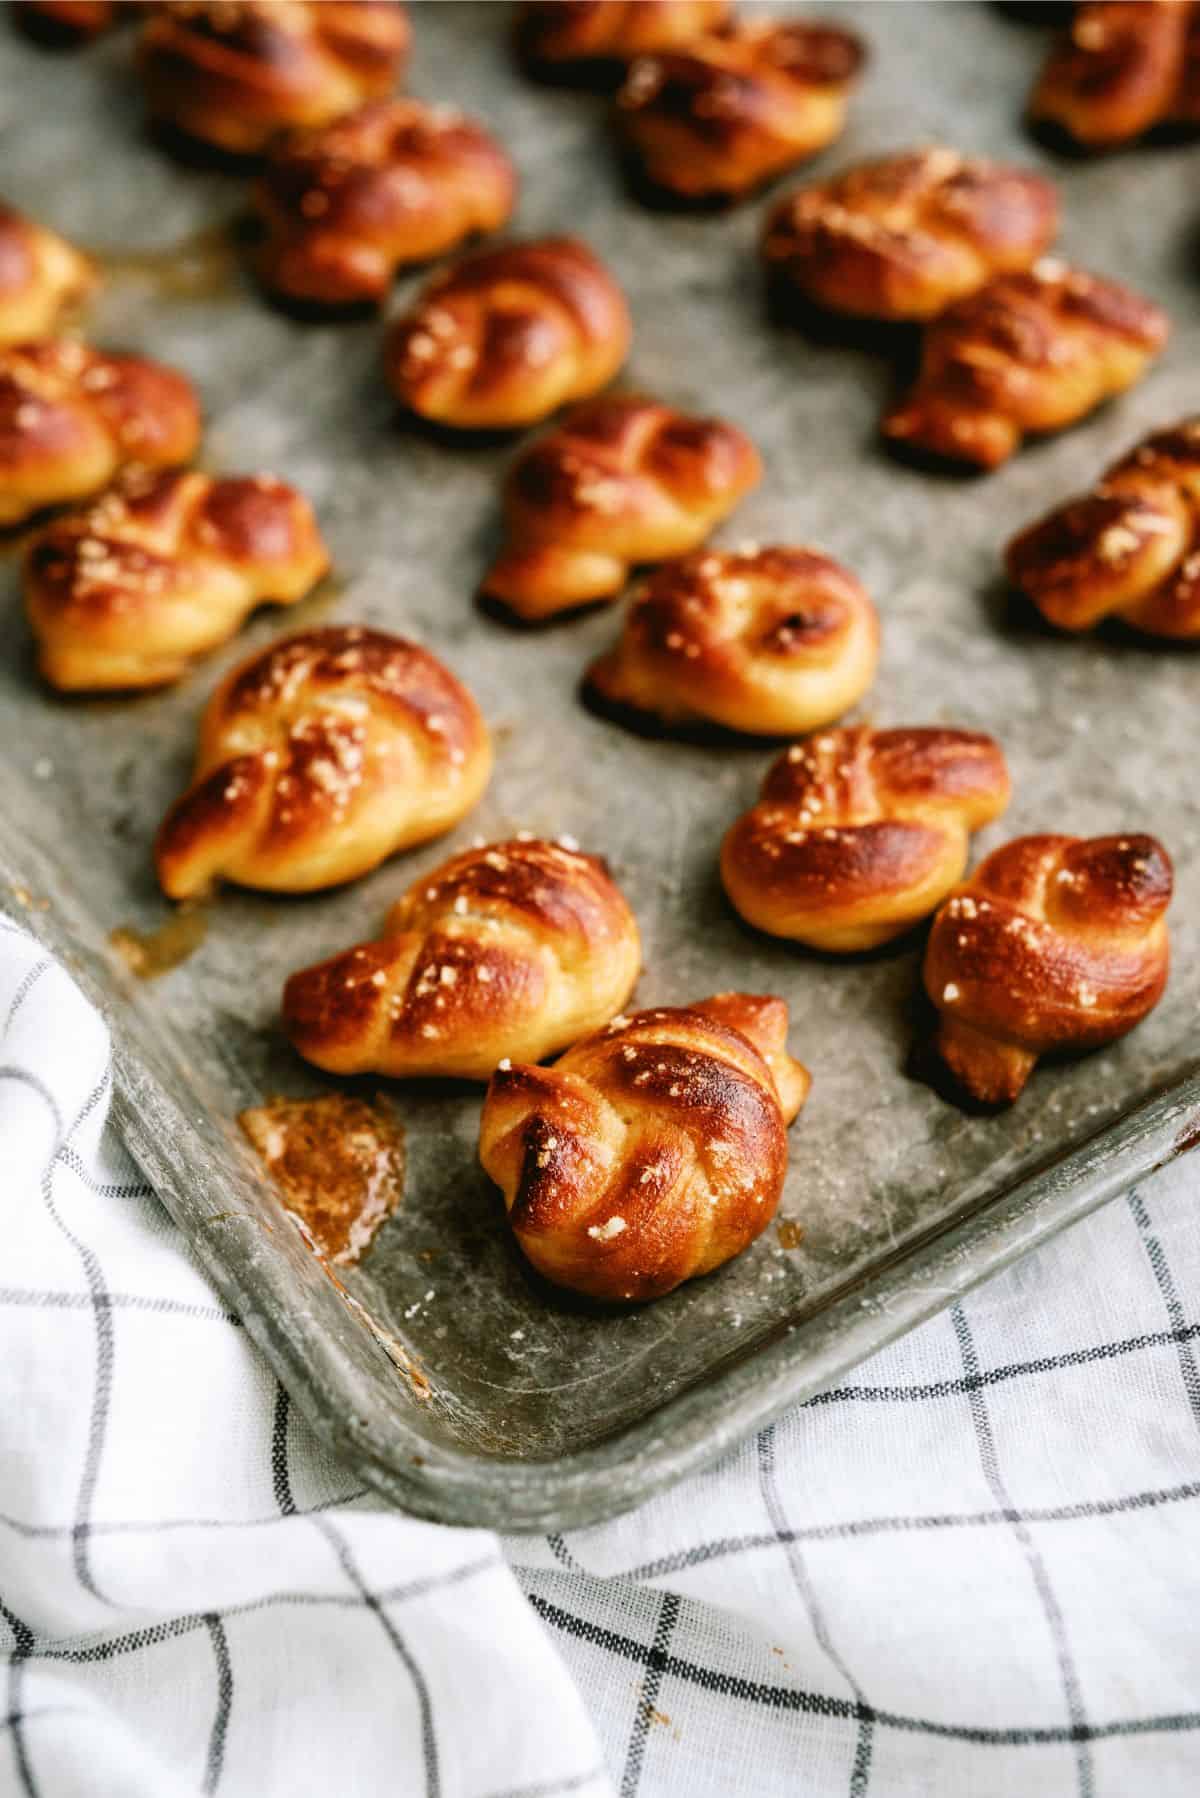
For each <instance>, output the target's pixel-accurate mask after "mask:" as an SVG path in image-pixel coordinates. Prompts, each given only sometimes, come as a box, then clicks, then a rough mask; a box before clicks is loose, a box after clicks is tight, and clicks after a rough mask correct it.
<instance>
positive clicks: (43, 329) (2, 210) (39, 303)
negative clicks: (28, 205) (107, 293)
mask: <svg viewBox="0 0 1200 1798" xmlns="http://www.w3.org/2000/svg"><path fill="white" fill-rule="evenodd" d="M97 279H98V277H97V273H96V269H95V266H94V264H93V263H92V262H91V261H90V260H89V258H88V257H86V256H84V255H83V254H82V252H81V251H79V250H77V249H76V248H75V247H74V245H73V244H69V243H68V242H67V240H66V238H64V237H60V236H59V235H58V233H57V232H55V231H50V230H48V229H47V228H46V226H45V225H39V224H37V223H36V222H35V220H33V219H31V218H27V217H26V215H25V214H24V213H22V212H18V211H17V210H16V208H15V207H14V206H9V205H7V204H5V202H4V201H0V346H2V345H5V344H14V343H22V342H25V341H27V340H31V339H33V338H36V337H42V336H44V335H46V333H48V332H50V331H52V330H53V329H54V327H55V325H56V324H57V323H58V321H59V319H60V318H61V316H62V314H63V313H64V312H66V311H68V310H69V309H70V308H71V307H73V306H76V305H77V304H78V303H79V301H80V300H82V299H84V298H85V297H86V296H87V294H88V293H90V291H91V290H92V288H93V287H94V286H95V285H96V282H97Z"/></svg>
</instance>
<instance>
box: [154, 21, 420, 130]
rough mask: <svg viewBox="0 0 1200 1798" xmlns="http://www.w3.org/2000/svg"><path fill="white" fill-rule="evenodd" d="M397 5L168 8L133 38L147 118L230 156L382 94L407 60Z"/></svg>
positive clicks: (405, 32) (405, 26)
mask: <svg viewBox="0 0 1200 1798" xmlns="http://www.w3.org/2000/svg"><path fill="white" fill-rule="evenodd" d="M409 36H410V32H409V24H408V15H407V13H406V12H405V9H404V7H403V6H402V5H400V4H399V0H167V3H166V4H163V5H157V6H155V7H153V8H152V10H151V16H150V18H149V19H148V20H147V22H146V24H145V26H144V27H143V30H142V37H141V44H140V48H139V62H140V65H141V72H142V79H143V82H144V84H145V89H146V98H147V102H148V104H149V107H150V112H151V115H152V116H153V117H154V118H155V119H157V120H158V121H159V122H160V123H161V124H165V125H169V126H171V127H173V128H174V129H175V130H177V131H180V132H182V133H184V135H186V136H187V137H192V138H196V139H198V140H199V141H200V142H202V143H206V144H211V145H213V146H214V147H215V148H217V149H219V150H225V151H229V152H231V153H233V154H235V155H254V154H257V153H258V152H259V151H261V150H263V149H265V147H266V145H267V143H268V141H269V140H270V138H272V137H273V136H274V134H275V133H276V132H277V131H279V130H282V129H285V128H288V127H291V126H298V125H323V124H326V123H327V122H328V121H329V120H330V119H336V118H337V117H338V116H339V114H341V113H344V112H349V111H350V110H351V108H352V107H354V106H357V105H359V104H360V102H361V101H363V100H371V99H374V98H376V97H377V96H379V95H382V94H386V93H388V92H389V91H390V90H391V88H392V85H393V83H394V82H395V80H396V77H397V75H398V74H399V72H400V70H401V68H402V67H403V64H404V61H405V59H406V57H407V55H408V45H409Z"/></svg>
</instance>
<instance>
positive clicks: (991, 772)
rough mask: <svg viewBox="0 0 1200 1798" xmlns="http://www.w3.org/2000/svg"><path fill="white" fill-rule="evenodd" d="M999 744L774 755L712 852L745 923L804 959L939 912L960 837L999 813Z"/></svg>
mask: <svg viewBox="0 0 1200 1798" xmlns="http://www.w3.org/2000/svg"><path fill="white" fill-rule="evenodd" d="M1008 798H1009V776H1008V768H1007V766H1006V765H1005V761H1004V754H1003V751H1002V750H1001V748H1000V745H999V744H998V743H996V742H994V741H993V739H992V738H991V737H985V736H981V735H979V734H978V733H976V732H974V731H966V730H940V729H923V730H922V729H917V730H913V729H901V730H871V729H869V728H867V727H866V726H860V727H858V728H856V729H850V730H831V731H827V732H826V733H825V734H824V735H823V736H819V737H813V738H810V739H809V740H808V742H806V743H797V744H795V745H793V747H792V748H791V749H788V750H786V751H785V753H784V754H783V755H781V756H780V758H779V760H778V761H777V762H776V763H775V764H774V766H773V767H772V768H771V770H770V772H769V773H768V775H767V778H766V780H765V781H764V782H763V788H762V794H761V797H760V798H759V801H758V804H757V805H755V806H752V807H751V809H750V810H749V811H748V812H745V813H743V815H742V816H741V817H740V818H739V819H738V820H737V822H736V823H735V824H734V825H733V826H732V828H731V829H730V831H729V833H728V835H727V836H726V838H725V842H724V844H723V846H722V849H721V878H722V880H723V882H724V884H725V891H726V892H727V893H728V895H729V897H730V900H731V901H732V903H733V905H734V906H735V907H736V909H737V910H738V911H739V912H740V913H741V915H742V917H743V918H745V920H746V922H747V923H748V924H753V925H754V926H755V927H756V928H757V929H759V930H765V931H768V932H769V933H770V935H771V936H781V937H790V938H791V939H792V940H793V941H795V942H798V943H807V944H808V945H809V946H810V947H811V948H814V949H824V950H832V951H835V952H838V953H847V952H850V951H853V950H859V949H873V948H875V947H876V946H877V945H878V944H879V943H886V942H888V941H890V939H891V938H892V937H896V936H900V935H901V934H902V933H903V932H904V931H906V930H910V929H911V928H912V926H913V925H914V924H916V923H918V922H919V921H920V920H921V919H922V918H924V917H928V915H929V913H930V912H932V911H933V910H935V908H936V907H937V906H938V905H940V904H941V902H942V900H943V899H944V898H945V897H946V894H947V893H948V892H949V891H950V889H951V887H952V886H953V885H954V884H955V882H956V881H958V880H960V879H961V878H962V875H963V871H964V869H965V868H966V865H967V854H968V845H969V840H970V835H971V832H972V831H975V830H982V828H983V826H984V825H985V824H990V823H991V822H992V820H993V819H994V818H998V817H999V816H1000V813H1001V812H1002V811H1003V810H1004V808H1005V806H1006V805H1007V804H1008Z"/></svg>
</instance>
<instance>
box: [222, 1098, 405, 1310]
mask: <svg viewBox="0 0 1200 1798" xmlns="http://www.w3.org/2000/svg"><path fill="white" fill-rule="evenodd" d="M238 1122H239V1124H240V1125H241V1126H242V1129H243V1130H244V1131H245V1133H246V1135H247V1137H248V1138H249V1139H250V1142H251V1143H252V1144H253V1146H254V1148H255V1149H256V1150H257V1151H258V1154H259V1155H260V1156H261V1157H262V1160H263V1161H264V1163H265V1164H266V1168H267V1172H268V1173H269V1174H270V1175H271V1177H272V1179H273V1180H274V1182H275V1184H276V1186H277V1187H278V1188H279V1191H280V1193H281V1195H282V1198H283V1203H284V1206H285V1207H286V1209H287V1210H288V1211H290V1212H291V1213H292V1215H293V1216H294V1217H296V1218H298V1219H299V1221H300V1222H301V1223H302V1224H303V1226H304V1229H305V1232H306V1234H307V1235H308V1237H309V1239H310V1241H311V1243H312V1246H313V1248H314V1250H315V1251H316V1253H317V1255H318V1256H319V1257H320V1258H321V1260H322V1261H325V1260H328V1261H332V1262H335V1263H338V1264H340V1265H341V1266H344V1267H350V1266H353V1264H354V1263H355V1262H356V1261H358V1260H359V1259H360V1258H361V1257H362V1256H363V1255H364V1254H365V1253H366V1251H367V1249H368V1248H369V1247H370V1245H371V1242H372V1240H373V1238H374V1236H375V1232H376V1231H377V1230H378V1229H379V1226H380V1225H381V1224H382V1223H383V1222H384V1220H385V1219H386V1218H388V1217H390V1216H391V1214H392V1212H393V1211H394V1210H395V1209H396V1207H397V1205H398V1204H399V1203H400V1200H401V1197H402V1196H403V1192H404V1161H405V1156H404V1131H403V1129H402V1128H401V1126H400V1125H399V1123H397V1121H396V1119H395V1118H394V1117H393V1116H392V1114H391V1112H390V1110H388V1109H387V1107H386V1106H384V1105H383V1104H382V1103H381V1102H378V1101H376V1102H374V1103H372V1102H370V1101H368V1100H366V1099H356V1098H351V1097H350V1096H349V1095H348V1094H345V1093H327V1094H325V1095H324V1096H323V1097H322V1098H319V1099H272V1100H270V1101H269V1102H268V1103H267V1104H266V1105H258V1106H255V1107H254V1109H253V1110H251V1111H243V1112H242V1114H241V1116H240V1117H239V1118H238ZM372 1328H373V1329H374V1328H375V1326H374V1325H372ZM376 1334H378V1331H376Z"/></svg>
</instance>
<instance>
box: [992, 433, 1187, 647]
mask: <svg viewBox="0 0 1200 1798" xmlns="http://www.w3.org/2000/svg"><path fill="white" fill-rule="evenodd" d="M1198 525H1200V419H1197V418H1185V419H1181V420H1180V421H1179V423H1178V424H1175V425H1171V426H1169V427H1168V428H1166V429H1165V430H1161V431H1155V432H1152V433H1151V435H1150V436H1149V437H1146V438H1144V439H1143V440H1142V442H1141V443H1139V444H1137V445H1135V447H1134V448H1133V449H1131V450H1130V451H1129V452H1128V453H1127V454H1126V455H1124V456H1122V457H1121V459H1120V460H1119V461H1118V462H1116V463H1114V464H1113V466H1112V467H1111V468H1109V469H1108V470H1107V471H1106V473H1105V474H1104V475H1103V476H1102V477H1101V479H1100V480H1099V481H1098V482H1097V484H1096V485H1095V487H1093V488H1092V489H1091V491H1090V492H1088V493H1085V494H1080V495H1078V496H1076V497H1075V498H1073V499H1070V500H1068V501H1067V502H1066V503H1065V504H1064V505H1061V506H1058V507H1056V508H1055V509H1054V511H1052V512H1050V513H1048V514H1047V516H1046V517H1045V518H1042V519H1039V520H1038V521H1037V523H1035V524H1032V525H1030V526H1029V527H1028V528H1027V529H1026V530H1024V531H1022V532H1020V533H1019V535H1018V536H1016V537H1014V538H1013V540H1012V542H1011V543H1010V544H1009V546H1008V550H1007V552H1006V563H1007V568H1008V573H1009V577H1010V579H1011V580H1012V582H1013V584H1014V585H1015V586H1017V587H1019V588H1020V589H1021V590H1022V592H1024V593H1027V594H1028V595H1029V597H1030V599H1031V600H1032V601H1033V603H1034V604H1035V605H1036V606H1037V608H1038V610H1039V611H1040V612H1041V613H1042V614H1043V616H1044V617H1046V618H1048V619H1049V620H1050V622H1051V623H1052V624H1055V625H1057V626H1058V628H1059V629H1060V630H1068V631H1080V630H1087V629H1089V628H1091V627H1092V626H1093V625H1095V624H1098V623H1099V622H1100V621H1101V620H1102V619H1104V618H1107V617H1110V616H1114V617H1117V618H1121V619H1124V620H1125V622H1126V623H1128V624H1131V625H1133V626H1135V627H1136V629H1138V630H1140V631H1145V632H1147V633H1148V634H1150V635H1152V636H1160V637H1168V638H1175V639H1189V638H1195V637H1200V554H1198V553H1197V552H1198V549H1200V545H1198V543H1197V535H1198Z"/></svg>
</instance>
